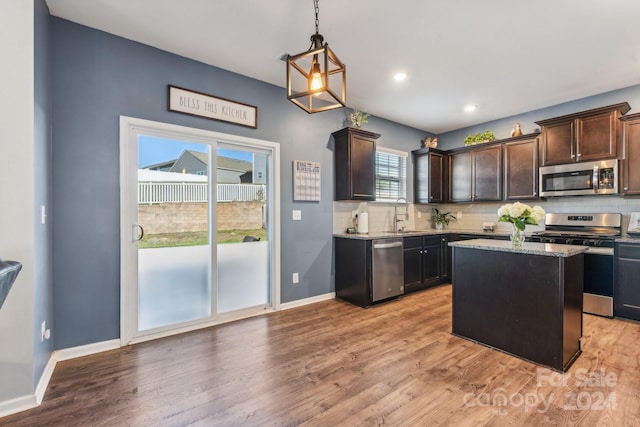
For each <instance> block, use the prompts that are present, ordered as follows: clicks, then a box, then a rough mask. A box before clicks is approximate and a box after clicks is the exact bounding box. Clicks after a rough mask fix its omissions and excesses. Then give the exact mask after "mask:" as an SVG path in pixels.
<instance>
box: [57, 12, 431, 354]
mask: <svg viewBox="0 0 640 427" xmlns="http://www.w3.org/2000/svg"><path fill="white" fill-rule="evenodd" d="M52 27H53V52H54V55H53V74H52V83H53V111H54V120H53V165H54V167H53V202H54V212H53V230H54V241H53V254H54V255H53V281H54V295H53V297H54V310H53V312H54V325H55V332H56V333H55V335H56V340H55V347H56V348H58V349H62V348H69V347H74V346H79V345H84V344H89V343H94V342H100V341H105V340H111V339H115V338H118V337H119V334H120V276H119V275H120V251H119V248H120V244H119V227H120V224H119V152H118V144H119V133H118V132H119V128H118V118H119V116H120V115H126V116H131V117H136V118H142V119H148V120H155V121H160V122H166V123H172V124H178V125H182V126H189V127H194V128H201V129H208V130H213V131H217V132H223V133H229V134H235V135H242V136H247V137H252V138H259V139H263V140H269V141H274V142H277V143H280V145H281V164H282V170H281V182H282V188H281V196H282V203H281V212H282V220H281V221H282V222H281V229H282V266H281V272H282V278H283V279H282V292H281V300H282V302H290V301H294V300H298V299H302V298H307V297H312V296H316V295H322V294H325V293H328V292H332V291H333V277H332V273H331V266H332V252H331V244H332V237H331V236H332V213H333V202H332V201H333V174H334V172H333V152H332V151H331V150H332V146H331V138H330V134H331V132H333V131H336V130H338V129H341V128H342V127H344V119H345V112H344V111H342V110H338V111H332V112H325V113H319V114H313V115H309V114H307V113H305V112H304V111H302V110H301V109H299V108H298V107H296V106H295V105H293V104H292V103H290V102H289V101H287V100H286V95H285V90H284V89H283V88H280V87H276V86H273V85H269V84H266V83H263V82H259V81H256V80H253V79H250V78H247V77H244V76H240V75H237V74H234V73H230V72H227V71H224V70H221V69H218V68H215V67H211V66H208V65H205V64H202V63H199V62H196V61H192V60H189V59H185V58H183V57H179V56H176V55H173V54H170V53H167V52H164V51H160V50H158V49H155V48H151V47H148V46H145V45H142V44H139V43H134V42H131V41H129V40H125V39H122V38H119V37H115V36H112V35H109V34H106V33H104V32H100V31H97V30H94V29H90V28H87V27H83V26H80V25H76V24H73V23H71V22H68V21H65V20H61V19H58V18H52ZM282 72H283V73H282V77H283V81H284V77H285V65H284V63H283V64H282ZM168 84H173V85H176V86H180V87H184V88H188V89H193V90H196V91H200V92H204V93H209V94H212V95H216V96H220V97H223V98H227V99H232V100H235V101H239V102H244V103H247V104H252V105H255V106H257V107H258V117H259V122H258V129H249V128H245V127H241V126H235V125H232V124H225V123H221V122H216V121H212V120H207V119H202V118H198V117H191V116H187V115H183V114H178V113H173V112H169V111H167V99H166V96H167V85H168ZM365 128H366V129H367V130H370V131H373V132H377V133H380V134H382V137H381V138H380V140H379V143H380V145H382V146H387V147H396V148H399V149H406V150H409V149H415V148H418V147H419V144H420V139H421V138H423V137H424V133H423V132H421V131H418V130H415V129H411V128H407V127H404V126H401V125H397V124H394V123H392V122H389V121H386V120H381V119H376V118H371V120H370V122H369V124H367V125H366V126H365ZM293 160H308V161H316V162H320V163H321V165H322V201H321V202H319V203H299V202H296V203H294V202H293V200H292V182H291V181H292V179H291V177H292V161H293ZM410 191H411V189H410ZM292 209H300V210H302V221H296V222H293V221H292V220H291V211H292ZM293 272H299V273H300V283H299V284H297V285H295V286H294V285H292V284H291V283H290V282H291V280H290V278H291V275H292V273H293Z"/></svg>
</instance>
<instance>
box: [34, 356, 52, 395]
mask: <svg viewBox="0 0 640 427" xmlns="http://www.w3.org/2000/svg"><path fill="white" fill-rule="evenodd" d="M55 368H56V358H55V356H54V354H53V353H52V354H51V357H49V361H48V362H47V364H46V366H45V367H44V371H43V372H42V376H41V377H40V381H38V386H37V387H36V392H35V397H36V403H37V404H38V405H39V404H41V403H42V399H43V398H44V393H45V392H46V391H47V387H48V386H49V381H51V376H52V375H53V371H54V369H55Z"/></svg>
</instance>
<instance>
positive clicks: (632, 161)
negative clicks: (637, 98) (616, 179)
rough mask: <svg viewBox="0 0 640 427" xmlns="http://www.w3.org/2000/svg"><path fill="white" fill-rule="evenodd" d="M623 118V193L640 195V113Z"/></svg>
mask: <svg viewBox="0 0 640 427" xmlns="http://www.w3.org/2000/svg"><path fill="white" fill-rule="evenodd" d="M621 120H622V141H623V143H622V147H623V148H622V163H621V167H622V175H621V179H622V182H621V188H622V191H621V193H622V194H623V195H625V196H637V195H640V113H636V114H629V115H628V116H624V117H622V118H621Z"/></svg>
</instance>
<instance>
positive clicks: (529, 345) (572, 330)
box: [449, 239, 587, 371]
mask: <svg viewBox="0 0 640 427" xmlns="http://www.w3.org/2000/svg"><path fill="white" fill-rule="evenodd" d="M449 245H450V246H451V247H453V280H452V284H453V294H452V295H453V297H452V298H453V301H452V307H453V313H452V324H453V326H452V333H453V334H454V335H457V336H460V337H463V338H467V339H470V340H473V341H475V342H478V343H481V344H485V345H488V346H490V347H492V348H495V349H498V350H501V351H503V352H506V353H509V354H512V355H514V356H518V357H520V358H523V359H526V360H529V361H531V362H534V363H537V364H540V365H543V366H546V367H549V368H552V369H555V370H558V371H566V370H567V369H568V368H569V367H570V366H571V364H572V363H573V362H574V361H575V359H576V358H577V357H578V356H579V355H580V352H581V349H580V338H581V337H582V284H583V266H584V255H583V254H584V252H586V250H587V248H586V247H583V246H571V245H556V244H544V243H531V242H526V243H525V244H524V245H523V247H522V248H521V249H514V248H513V247H512V246H511V242H508V241H498V240H487V239H475V240H466V241H460V242H452V243H450V244H449Z"/></svg>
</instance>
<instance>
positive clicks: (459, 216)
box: [456, 211, 462, 219]
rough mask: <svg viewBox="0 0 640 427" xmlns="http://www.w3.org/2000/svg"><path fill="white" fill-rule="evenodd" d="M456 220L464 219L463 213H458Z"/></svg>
mask: <svg viewBox="0 0 640 427" xmlns="http://www.w3.org/2000/svg"><path fill="white" fill-rule="evenodd" d="M456 219H462V211H458V215H456Z"/></svg>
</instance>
